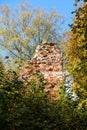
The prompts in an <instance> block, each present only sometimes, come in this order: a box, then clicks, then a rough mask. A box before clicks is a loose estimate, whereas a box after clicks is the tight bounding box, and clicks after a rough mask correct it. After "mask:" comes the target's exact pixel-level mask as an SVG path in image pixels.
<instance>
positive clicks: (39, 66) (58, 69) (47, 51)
mask: <svg viewBox="0 0 87 130" xmlns="http://www.w3.org/2000/svg"><path fill="white" fill-rule="evenodd" d="M30 63H31V66H32V67H31V66H30V65H29V64H27V65H26V66H25V68H24V70H23V71H22V72H21V77H27V78H29V77H28V73H29V71H30V70H31V68H32V69H33V71H34V72H40V73H41V74H42V75H43V77H44V80H45V81H47V82H48V84H49V85H48V86H46V87H45V91H46V92H47V91H50V93H51V95H55V92H56V91H57V90H58V83H59V82H61V81H62V80H63V71H62V67H63V58H62V52H61V51H60V49H59V48H58V47H57V45H56V44H55V43H44V44H43V43H42V44H39V45H38V46H37V48H36V50H35V53H34V55H33V56H32V59H31V61H30ZM50 84H54V87H53V88H51V89H50Z"/></svg>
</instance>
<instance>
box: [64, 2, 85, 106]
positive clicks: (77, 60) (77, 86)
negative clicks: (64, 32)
mask: <svg viewBox="0 0 87 130" xmlns="http://www.w3.org/2000/svg"><path fill="white" fill-rule="evenodd" d="M66 59H67V63H66V68H67V69H68V72H69V74H70V76H72V77H73V83H72V89H73V90H74V92H75V93H76V94H77V96H78V97H79V100H80V106H83V105H81V104H85V105H84V106H85V107H86V106H87V104H86V99H87V4H86V3H84V4H83V5H82V6H81V7H79V8H78V9H77V10H76V12H75V19H74V23H73V24H72V25H71V32H70V38H69V40H68V42H67V49H66ZM83 102H85V103H83Z"/></svg>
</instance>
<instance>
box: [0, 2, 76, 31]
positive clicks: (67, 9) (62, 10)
mask: <svg viewBox="0 0 87 130" xmlns="http://www.w3.org/2000/svg"><path fill="white" fill-rule="evenodd" d="M22 2H24V0H0V5H2V4H7V5H9V6H10V7H11V8H13V7H15V6H16V5H18V4H20V3H22ZM29 2H30V4H31V5H32V7H33V8H36V7H42V8H44V9H46V10H47V11H49V10H50V9H51V8H56V9H57V11H58V13H59V14H61V15H63V16H64V17H65V23H64V24H63V29H66V30H68V29H69V27H68V24H70V23H72V17H73V15H72V14H71V12H72V11H73V10H75V7H74V6H73V4H74V3H75V0H29Z"/></svg>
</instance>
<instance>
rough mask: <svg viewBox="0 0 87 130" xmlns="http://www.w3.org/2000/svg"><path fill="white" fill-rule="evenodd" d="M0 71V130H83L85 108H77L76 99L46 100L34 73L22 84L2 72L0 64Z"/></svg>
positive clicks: (39, 78)
mask: <svg viewBox="0 0 87 130" xmlns="http://www.w3.org/2000/svg"><path fill="white" fill-rule="evenodd" d="M0 69H1V70H0V72H2V75H0V129H1V130H20V129H21V130H41V129H42V130H86V124H87V107H86V108H84V107H82V106H81V105H79V107H78V102H79V100H75V101H74V100H72V98H71V97H70V95H65V96H62V97H61V98H60V100H56V101H55V100H52V99H51V100H50V97H49V96H48V95H47V93H45V92H44V82H43V77H42V76H41V75H39V74H38V73H33V74H32V75H33V79H32V80H31V81H30V82H28V84H24V83H22V82H21V81H20V80H19V77H18V75H17V74H16V73H15V72H10V71H9V72H6V71H5V69H4V67H3V65H2V63H0ZM36 77H37V80H36ZM80 106H81V107H80ZM83 106H84V103H83Z"/></svg>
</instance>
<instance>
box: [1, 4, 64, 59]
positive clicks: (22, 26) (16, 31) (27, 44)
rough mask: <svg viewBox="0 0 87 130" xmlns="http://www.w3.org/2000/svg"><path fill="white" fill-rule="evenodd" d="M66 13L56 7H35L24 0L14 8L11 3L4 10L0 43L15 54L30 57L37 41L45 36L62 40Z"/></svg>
mask: <svg viewBox="0 0 87 130" xmlns="http://www.w3.org/2000/svg"><path fill="white" fill-rule="evenodd" d="M61 23H62V16H60V15H59V14H58V13H57V11H56V10H54V9H53V10H52V11H51V12H50V13H47V12H46V11H45V10H44V9H41V8H37V9H31V7H30V5H29V3H28V2H25V3H23V4H20V6H19V7H16V9H15V10H14V11H13V12H12V11H11V10H10V8H9V7H8V6H6V5H5V6H2V7H1V11H0V46H1V47H2V48H3V49H4V50H5V51H7V52H8V53H9V54H10V57H11V58H14V59H15V58H16V59H18V60H22V61H25V60H29V58H30V56H31V54H32V53H33V51H34V49H35V47H36V45H37V44H39V43H40V42H41V41H42V40H46V41H51V42H52V41H53V42H58V41H60V39H61V38H60V33H59V32H60V31H59V30H60V24H61Z"/></svg>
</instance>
